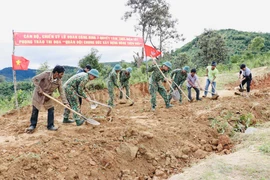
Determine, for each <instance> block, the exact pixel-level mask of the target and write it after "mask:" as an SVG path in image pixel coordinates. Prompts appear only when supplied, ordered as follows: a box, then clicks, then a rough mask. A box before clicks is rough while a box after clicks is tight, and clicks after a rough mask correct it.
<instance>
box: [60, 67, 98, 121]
mask: <svg viewBox="0 0 270 180" xmlns="http://www.w3.org/2000/svg"><path fill="white" fill-rule="evenodd" d="M98 77H99V72H98V70H96V69H91V70H90V71H88V72H87V73H79V74H75V75H74V76H72V77H71V78H69V79H68V80H67V82H66V83H65V84H64V89H65V93H66V97H67V100H68V102H69V104H70V107H71V108H72V109H73V110H75V111H77V112H80V106H79V99H78V95H80V96H82V97H84V98H85V100H86V101H88V102H90V100H91V99H90V97H87V96H86V92H85V89H86V84H87V83H88V82H89V81H91V80H94V79H95V78H98ZM69 113H70V110H69V109H66V108H65V111H64V119H63V123H73V122H74V121H72V120H69V119H68V117H69ZM73 118H74V119H75V121H76V125H77V126H80V125H82V124H83V123H84V120H82V119H80V117H78V115H77V114H75V113H73Z"/></svg>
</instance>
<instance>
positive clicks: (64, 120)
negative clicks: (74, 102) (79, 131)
mask: <svg viewBox="0 0 270 180" xmlns="http://www.w3.org/2000/svg"><path fill="white" fill-rule="evenodd" d="M63 123H74V120H69V119H68V118H64V119H63Z"/></svg>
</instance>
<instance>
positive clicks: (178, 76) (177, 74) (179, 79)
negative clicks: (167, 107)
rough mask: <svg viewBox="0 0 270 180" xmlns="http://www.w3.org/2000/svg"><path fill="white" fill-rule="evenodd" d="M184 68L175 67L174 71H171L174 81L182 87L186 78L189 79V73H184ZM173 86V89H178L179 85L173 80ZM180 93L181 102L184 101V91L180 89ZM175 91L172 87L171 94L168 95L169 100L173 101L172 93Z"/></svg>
mask: <svg viewBox="0 0 270 180" xmlns="http://www.w3.org/2000/svg"><path fill="white" fill-rule="evenodd" d="M182 71H183V70H182V69H175V70H173V71H172V73H171V79H173V81H174V82H175V83H176V84H177V85H178V86H180V87H182V85H183V83H184V82H185V80H186V79H187V73H183V72H182ZM172 88H173V89H178V88H177V86H176V85H175V84H174V83H173V82H172ZM178 91H179V94H180V99H179V102H180V103H181V102H182V91H181V90H180V89H178ZM172 92H173V90H172V89H171V91H170V94H169V96H168V98H169V101H171V99H172V95H171V93H172Z"/></svg>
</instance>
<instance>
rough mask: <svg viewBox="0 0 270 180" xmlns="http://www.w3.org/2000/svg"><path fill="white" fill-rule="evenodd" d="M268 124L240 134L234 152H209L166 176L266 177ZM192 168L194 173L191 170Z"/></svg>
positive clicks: (263, 179) (237, 179)
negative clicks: (210, 154)
mask: <svg viewBox="0 0 270 180" xmlns="http://www.w3.org/2000/svg"><path fill="white" fill-rule="evenodd" d="M269 125H270V124H269V123H268V125H267V127H260V128H259V129H257V130H256V131H255V132H254V134H241V135H239V136H237V139H241V140H242V142H241V144H240V145H237V147H236V148H235V149H237V151H236V152H234V153H231V154H229V155H224V156H218V155H212V156H209V157H208V158H206V160H203V161H202V162H200V163H198V164H196V165H193V166H192V167H191V168H186V169H184V173H181V174H178V175H174V176H172V177H170V178H169V180H179V179H185V180H200V179H209V180H210V179H211V180H243V179H245V180H254V179H260V180H266V179H269V176H270V171H269V169H270V156H269V152H270V149H269V148H270V140H269V137H270V128H269V127H270V126H269ZM194 172H196V173H194Z"/></svg>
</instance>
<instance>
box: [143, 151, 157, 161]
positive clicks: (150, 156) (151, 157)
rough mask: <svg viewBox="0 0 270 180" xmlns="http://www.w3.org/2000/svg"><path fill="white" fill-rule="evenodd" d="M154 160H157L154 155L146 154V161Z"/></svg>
mask: <svg viewBox="0 0 270 180" xmlns="http://www.w3.org/2000/svg"><path fill="white" fill-rule="evenodd" d="M154 158H155V156H154V155H153V154H152V153H150V152H147V153H145V159H146V160H152V159H154Z"/></svg>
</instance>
